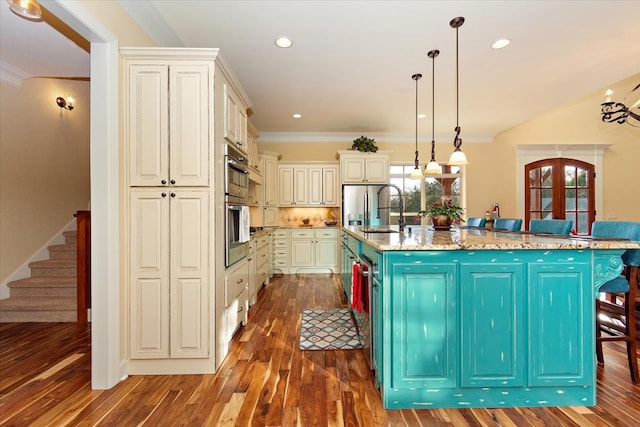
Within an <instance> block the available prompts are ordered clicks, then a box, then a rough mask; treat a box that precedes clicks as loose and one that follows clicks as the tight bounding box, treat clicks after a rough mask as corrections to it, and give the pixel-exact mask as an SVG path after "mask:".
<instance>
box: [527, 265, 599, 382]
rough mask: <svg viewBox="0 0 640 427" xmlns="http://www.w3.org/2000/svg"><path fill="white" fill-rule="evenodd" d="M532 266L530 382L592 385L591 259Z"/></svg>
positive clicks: (529, 323) (529, 322) (529, 347)
mask: <svg viewBox="0 0 640 427" xmlns="http://www.w3.org/2000/svg"><path fill="white" fill-rule="evenodd" d="M528 270H529V271H528V275H529V278H528V283H529V289H528V292H529V295H528V301H529V307H528V317H529V321H528V325H529V333H528V334H527V336H528V337H530V338H529V342H528V348H527V354H528V355H529V363H528V369H529V371H528V384H529V385H533V386H569V385H571V386H579V385H585V386H586V385H588V384H589V382H590V380H591V378H592V375H593V369H594V368H593V366H594V360H593V359H594V357H593V355H594V352H595V349H594V339H593V334H594V332H593V325H594V322H595V319H594V315H593V313H594V311H595V310H594V309H593V304H594V302H593V301H594V297H593V288H592V286H591V269H590V267H589V264H588V263H579V262H575V261H572V262H558V263H542V264H529V266H528ZM584 307H591V309H590V310H584Z"/></svg>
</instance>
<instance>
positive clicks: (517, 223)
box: [493, 218, 522, 231]
mask: <svg viewBox="0 0 640 427" xmlns="http://www.w3.org/2000/svg"><path fill="white" fill-rule="evenodd" d="M493 228H497V229H500V230H509V231H520V229H521V228H522V219H520V218H496V219H495V221H494V222H493Z"/></svg>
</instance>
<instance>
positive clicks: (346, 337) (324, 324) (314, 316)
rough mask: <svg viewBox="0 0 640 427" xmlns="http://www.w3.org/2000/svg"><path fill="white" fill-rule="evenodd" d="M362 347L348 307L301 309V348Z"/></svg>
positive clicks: (342, 348) (341, 348)
mask: <svg viewBox="0 0 640 427" xmlns="http://www.w3.org/2000/svg"><path fill="white" fill-rule="evenodd" d="M357 348H362V343H361V342H360V337H359V336H358V331H357V329H356V327H355V325H354V324H353V319H352V317H351V312H350V311H349V309H348V308H331V309H324V310H313V309H309V308H305V309H304V310H302V326H301V328H300V349H301V350H351V349H357Z"/></svg>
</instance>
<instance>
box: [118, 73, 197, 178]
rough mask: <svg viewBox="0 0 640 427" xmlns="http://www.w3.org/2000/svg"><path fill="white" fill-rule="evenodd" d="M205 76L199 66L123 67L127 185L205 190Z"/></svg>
mask: <svg viewBox="0 0 640 427" xmlns="http://www.w3.org/2000/svg"><path fill="white" fill-rule="evenodd" d="M209 72H210V67H208V66H207V65H198V64H181V65H173V64H135V63H133V64H131V65H130V66H129V67H128V100H129V109H128V126H127V130H126V131H127V133H128V138H129V184H130V185H131V186H154V187H156V186H168V185H175V186H207V185H208V184H209V169H208V164H209V125H208V124H209V119H208V114H209V108H208V107H209V100H208V94H209V84H208V82H209Z"/></svg>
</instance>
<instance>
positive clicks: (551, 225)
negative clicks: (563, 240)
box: [529, 219, 573, 236]
mask: <svg viewBox="0 0 640 427" xmlns="http://www.w3.org/2000/svg"><path fill="white" fill-rule="evenodd" d="M571 227H573V221H571V220H570V219H532V220H530V221H529V231H533V232H538V233H551V234H562V235H564V236H568V235H569V233H570V232H571Z"/></svg>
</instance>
